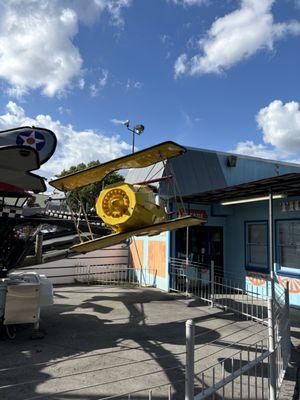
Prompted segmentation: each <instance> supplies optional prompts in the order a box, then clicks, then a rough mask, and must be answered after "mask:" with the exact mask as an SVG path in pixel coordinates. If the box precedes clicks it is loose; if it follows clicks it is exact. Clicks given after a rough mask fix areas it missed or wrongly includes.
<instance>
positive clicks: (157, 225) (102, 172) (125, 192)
mask: <svg viewBox="0 0 300 400" xmlns="http://www.w3.org/2000/svg"><path fill="white" fill-rule="evenodd" d="M185 151H186V149H185V148H184V147H182V146H180V145H178V144H176V143H174V142H172V141H168V142H163V143H160V144H158V145H156V146H153V147H149V148H147V149H145V150H141V151H138V152H136V153H133V154H130V155H127V156H124V157H121V158H118V159H115V160H112V161H108V162H106V163H103V164H101V165H98V166H94V167H90V168H87V169H85V170H82V171H79V172H76V173H73V174H70V175H66V176H64V177H62V178H58V179H55V180H52V181H51V182H50V184H51V185H52V186H53V187H55V188H56V189H59V190H61V191H63V192H67V193H68V192H72V191H77V190H78V189H80V188H82V187H84V186H86V185H89V184H92V183H96V182H99V181H102V180H103V179H104V178H105V177H106V176H107V175H108V174H109V173H111V172H114V171H117V170H121V169H130V168H144V167H149V166H151V165H154V164H156V163H158V162H163V163H165V162H166V160H168V159H170V158H172V157H176V156H180V155H181V154H183V153H184V152H185ZM164 179H170V180H171V179H175V177H174V176H172V175H167V176H165V178H164ZM154 181H155V180H153V179H152V180H151V179H149V180H148V181H144V182H140V183H138V182H137V183H135V184H129V183H125V182H120V183H115V184H112V185H108V186H106V187H105V188H104V189H103V190H102V191H101V192H100V194H99V197H98V198H97V199H95V210H96V213H97V215H98V216H99V217H100V218H101V219H102V220H103V222H104V223H105V224H106V225H107V226H108V227H110V228H111V229H112V231H113V233H112V234H109V235H107V236H103V237H100V238H94V236H93V233H92V231H91V230H90V235H89V236H88V237H86V236H84V235H81V234H80V232H79V231H78V234H79V239H80V243H79V244H76V245H74V246H72V247H71V249H70V250H71V251H75V252H79V253H86V252H88V251H92V250H96V249H101V248H104V247H109V246H112V245H115V244H118V243H121V242H123V241H124V240H125V239H127V238H130V237H131V236H142V235H145V236H147V235H148V236H154V235H157V234H159V233H161V232H164V231H168V230H176V229H179V228H183V227H188V226H194V225H201V224H204V223H205V220H203V219H201V218H197V217H193V216H190V215H181V216H179V217H177V218H173V219H170V215H172V214H171V213H169V212H168V210H167V209H166V204H165V202H164V200H163V199H162V198H160V197H159V193H157V191H156V190H155V188H154V187H153V186H152V185H151V184H152V183H153V182H154ZM78 200H79V201H80V197H78ZM80 209H81V210H82V211H83V213H85V210H84V207H81V208H80ZM71 211H72V210H71ZM75 223H76V221H75Z"/></svg>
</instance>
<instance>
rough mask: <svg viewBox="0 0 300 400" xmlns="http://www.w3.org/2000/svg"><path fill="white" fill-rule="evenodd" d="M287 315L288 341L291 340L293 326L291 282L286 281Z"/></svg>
mask: <svg viewBox="0 0 300 400" xmlns="http://www.w3.org/2000/svg"><path fill="white" fill-rule="evenodd" d="M284 293H285V317H286V319H287V327H286V328H287V332H286V335H287V342H289V343H290V341H291V326H290V282H289V281H286V287H285V292H284Z"/></svg>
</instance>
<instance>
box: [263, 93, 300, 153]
mask: <svg viewBox="0 0 300 400" xmlns="http://www.w3.org/2000/svg"><path fill="white" fill-rule="evenodd" d="M256 120H257V122H258V125H259V127H260V128H261V129H262V131H263V140H264V142H265V143H267V144H270V145H272V146H274V147H276V148H277V149H279V150H280V151H284V152H287V153H289V154H293V153H296V152H299V151H300V109H299V103H297V102H296V101H291V102H289V103H285V104H283V102H282V101H280V100H275V101H272V102H271V103H270V104H269V105H268V106H267V107H265V108H262V109H261V110H260V111H259V113H258V114H257V117H256Z"/></svg>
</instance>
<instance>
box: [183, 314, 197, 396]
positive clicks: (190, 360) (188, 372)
mask: <svg viewBox="0 0 300 400" xmlns="http://www.w3.org/2000/svg"><path fill="white" fill-rule="evenodd" d="M185 335H186V363H185V364H186V365H185V400H194V351H195V349H194V347H195V324H194V321H193V320H192V319H188V320H187V321H186V323H185Z"/></svg>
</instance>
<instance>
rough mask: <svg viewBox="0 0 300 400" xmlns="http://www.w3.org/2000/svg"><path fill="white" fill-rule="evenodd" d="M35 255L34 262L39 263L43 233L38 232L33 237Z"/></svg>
mask: <svg viewBox="0 0 300 400" xmlns="http://www.w3.org/2000/svg"><path fill="white" fill-rule="evenodd" d="M35 257H36V263H37V264H41V263H42V262H43V234H42V232H39V233H38V234H37V235H36V238H35Z"/></svg>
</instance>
